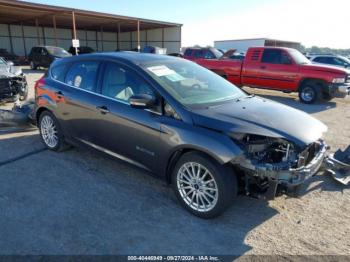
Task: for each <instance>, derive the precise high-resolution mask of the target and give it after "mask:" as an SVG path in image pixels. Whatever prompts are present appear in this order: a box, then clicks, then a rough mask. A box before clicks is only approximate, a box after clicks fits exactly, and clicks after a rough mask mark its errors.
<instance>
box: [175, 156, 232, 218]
mask: <svg viewBox="0 0 350 262" xmlns="http://www.w3.org/2000/svg"><path fill="white" fill-rule="evenodd" d="M172 186H173V189H174V191H175V194H176V196H177V198H178V199H179V201H180V203H181V204H182V205H183V206H184V207H185V208H186V209H187V210H188V211H190V212H191V213H192V214H194V215H196V216H198V217H201V218H213V217H217V216H219V215H220V214H221V213H223V212H224V211H225V210H226V209H227V208H228V207H229V205H230V204H231V203H232V200H233V198H234V197H235V196H236V195H237V179H236V176H235V174H234V173H233V171H232V170H231V169H228V168H226V167H224V166H222V165H220V164H219V163H217V162H216V161H215V160H213V159H211V158H210V157H208V156H206V155H204V154H201V153H197V152H190V153H186V154H184V155H183V156H182V157H181V158H180V160H179V161H178V163H177V164H176V166H175V168H174V171H173V173H172Z"/></svg>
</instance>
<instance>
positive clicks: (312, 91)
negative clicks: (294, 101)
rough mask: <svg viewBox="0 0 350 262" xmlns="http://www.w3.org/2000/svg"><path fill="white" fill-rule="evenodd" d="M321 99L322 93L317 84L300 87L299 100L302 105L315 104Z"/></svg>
mask: <svg viewBox="0 0 350 262" xmlns="http://www.w3.org/2000/svg"><path fill="white" fill-rule="evenodd" d="M319 97H320V91H319V89H318V87H317V86H316V85H315V84H312V83H306V84H304V85H302V86H301V87H300V90H299V99H300V101H301V102H302V103H305V104H313V103H315V102H316V101H317V100H318V99H319Z"/></svg>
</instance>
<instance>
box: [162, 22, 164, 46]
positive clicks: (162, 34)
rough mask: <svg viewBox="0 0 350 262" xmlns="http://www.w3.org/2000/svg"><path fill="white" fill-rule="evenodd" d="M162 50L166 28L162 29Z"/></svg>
mask: <svg viewBox="0 0 350 262" xmlns="http://www.w3.org/2000/svg"><path fill="white" fill-rule="evenodd" d="M162 48H164V27H163V28H162Z"/></svg>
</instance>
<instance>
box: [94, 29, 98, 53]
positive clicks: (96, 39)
mask: <svg viewBox="0 0 350 262" xmlns="http://www.w3.org/2000/svg"><path fill="white" fill-rule="evenodd" d="M97 36H98V35H97V31H95V41H96V51H99V50H98V38H97Z"/></svg>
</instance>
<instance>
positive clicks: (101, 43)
mask: <svg viewBox="0 0 350 262" xmlns="http://www.w3.org/2000/svg"><path fill="white" fill-rule="evenodd" d="M101 48H102V52H103V26H101Z"/></svg>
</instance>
